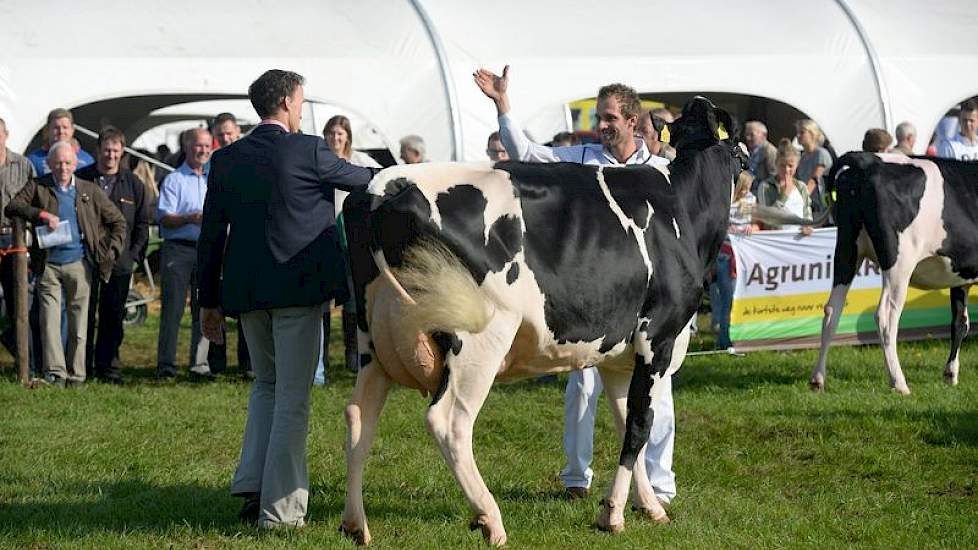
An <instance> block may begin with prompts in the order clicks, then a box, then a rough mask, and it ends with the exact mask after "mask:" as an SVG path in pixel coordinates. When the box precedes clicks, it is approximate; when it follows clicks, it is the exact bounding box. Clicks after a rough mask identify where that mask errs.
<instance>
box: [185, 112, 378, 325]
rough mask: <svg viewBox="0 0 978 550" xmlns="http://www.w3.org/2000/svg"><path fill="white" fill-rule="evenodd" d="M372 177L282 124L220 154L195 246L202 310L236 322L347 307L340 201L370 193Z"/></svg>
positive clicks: (255, 133) (366, 170) (213, 165)
mask: <svg viewBox="0 0 978 550" xmlns="http://www.w3.org/2000/svg"><path fill="white" fill-rule="evenodd" d="M374 172H375V170H373V169H370V168H360V167H357V166H353V165H352V164H349V163H347V162H346V161H344V160H342V159H340V158H339V157H337V156H336V155H335V154H333V152H332V151H331V150H330V149H329V147H328V146H327V145H326V142H325V141H323V139H322V138H320V137H316V136H307V135H304V134H290V133H288V132H286V131H285V130H284V129H283V128H281V127H280V126H278V125H274V124H265V125H260V126H258V127H256V128H255V129H254V130H252V132H251V134H249V135H248V136H246V137H244V138H242V139H241V140H239V141H237V142H235V143H233V144H231V145H229V146H227V147H224V148H222V149H220V150H218V151H215V152H214V155H213V156H212V157H211V167H210V174H209V176H208V178H207V196H206V198H205V199H204V215H203V222H202V224H201V229H200V239H199V240H198V241H197V266H198V270H199V271H198V273H199V274H200V277H199V279H198V280H199V283H198V288H199V295H198V299H199V301H200V305H201V307H208V308H214V307H217V306H221V307H222V308H223V310H224V312H225V313H226V314H228V315H237V314H240V313H245V312H248V311H255V310H262V309H273V308H283V307H296V306H310V305H315V304H321V303H324V302H326V301H328V300H330V299H335V300H337V301H338V302H342V301H345V300H347V299H348V296H349V290H348V288H347V284H346V274H345V262H344V259H343V254H342V251H341V249H340V245H339V234H338V232H337V229H336V212H335V205H334V202H333V191H334V189H336V188H339V189H342V190H345V191H355V190H357V189H360V190H363V189H365V188H366V186H367V184H368V183H369V182H370V180H371V178H372V177H373V174H374ZM222 275H223V277H222Z"/></svg>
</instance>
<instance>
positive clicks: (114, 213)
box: [0, 100, 978, 386]
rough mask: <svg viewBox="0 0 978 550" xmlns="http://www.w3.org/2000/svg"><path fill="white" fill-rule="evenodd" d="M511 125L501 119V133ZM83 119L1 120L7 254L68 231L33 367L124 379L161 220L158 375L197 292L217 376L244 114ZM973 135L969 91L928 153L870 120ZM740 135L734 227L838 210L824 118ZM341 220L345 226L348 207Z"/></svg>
mask: <svg viewBox="0 0 978 550" xmlns="http://www.w3.org/2000/svg"><path fill="white" fill-rule="evenodd" d="M672 121H673V114H672V112H671V111H669V110H668V109H665V108H657V109H651V110H648V109H643V110H642V111H641V112H640V114H639V115H638V122H637V124H636V125H635V128H634V133H635V138H636V139H637V140H641V142H642V143H644V148H643V151H647V153H645V154H647V155H648V156H649V159H650V162H651V164H667V163H668V162H669V161H671V160H673V159H674V158H675V155H676V151H675V150H674V149H673V148H672V147H671V146H670V145H669V144H668V140H667V139H666V138H664V137H663V132H664V131H665V129H666V128H667V127H668V124H669V123H671V122H672ZM506 122H507V120H506V119H505V117H503V119H502V126H501V127H502V128H503V130H506V128H505V125H506ZM74 129H75V127H74V119H73V116H72V113H71V111H69V110H66V109H60V108H59V109H54V110H52V111H51V112H50V113H49V115H48V118H47V123H46V125H45V128H44V131H43V133H42V140H41V145H40V147H38V148H36V149H34V150H32V151H30V152H29V153H28V154H27V155H25V156H21V155H18V154H17V153H15V152H13V151H10V150H9V149H7V147H6V141H7V137H8V131H7V128H6V124H5V123H4V121H3V120H2V119H0V252H9V251H10V250H11V249H12V246H13V242H12V238H11V235H12V218H11V217H12V216H19V217H22V218H24V219H25V220H28V221H29V223H31V224H34V225H37V226H38V229H37V233H39V234H43V235H47V234H50V235H48V237H49V240H50V238H54V239H58V238H61V236H63V239H62V240H63V241H64V242H61V241H58V240H55V241H52V242H54V243H56V244H53V245H48V244H45V243H43V242H41V241H40V240H39V239H36V238H35V239H34V240H33V245H32V248H31V250H30V262H31V275H30V285H29V288H30V290H29V298H30V300H29V305H30V308H29V309H30V315H29V320H28V323H29V325H30V327H31V331H30V332H31V338H30V342H31V345H30V350H29V353H30V364H31V368H32V370H33V372H34V373H35V375H37V376H42V377H43V378H44V379H45V380H47V381H48V382H49V383H52V384H55V385H59V386H65V385H77V384H81V383H83V382H84V381H85V380H86V379H88V378H92V377H94V378H97V379H99V380H101V381H104V382H107V383H113V384H121V383H122V382H123V380H122V376H121V370H120V367H121V365H120V363H119V349H120V346H121V344H122V341H123V338H124V336H125V328H124V323H123V319H124V316H125V312H126V300H127V298H128V295H129V288H130V286H131V284H132V277H133V272H134V269H135V268H136V267H137V266H138V265H140V263H141V262H142V261H143V258H144V256H145V254H146V250H147V244H148V242H149V240H150V238H149V234H150V232H149V227H150V225H152V224H158V225H159V234H160V237H161V238H162V244H161V245H160V262H159V265H160V280H161V287H162V288H161V295H160V296H161V317H160V329H159V338H158V342H157V364H156V374H157V376H158V377H159V379H161V380H170V379H173V377H175V376H176V374H177V365H178V360H177V337H178V334H179V330H180V322H181V319H182V318H183V315H184V312H185V310H186V309H187V302H188V298H189V305H190V315H191V327H192V328H191V338H190V348H189V350H188V354H187V360H188V365H189V366H188V371H189V373H190V375H191V377H192V378H198V379H211V378H213V377H214V376H215V375H216V374H219V373H222V372H225V371H226V370H227V368H228V361H227V348H226V345H225V344H223V343H222V344H221V345H215V344H213V343H210V342H209V341H208V340H207V339H206V338H204V337H203V336H202V335H201V332H200V319H199V312H198V308H197V303H196V297H195V295H194V294H195V293H194V292H191V290H192V289H193V288H195V286H196V277H197V272H196V269H197V267H196V254H195V247H196V241H197V237H198V236H199V233H200V220H201V214H202V209H203V202H204V197H205V196H206V193H207V175H208V166H209V164H208V162H209V160H210V155H211V153H212V151H214V150H216V149H218V148H221V147H227V146H229V145H231V144H232V143H234V142H235V141H237V140H238V139H240V137H241V136H242V129H241V126H240V124H239V122H238V120H237V118H236V117H235V116H234V115H233V114H231V113H221V114H219V115H217V116H216V117H214V119H213V120H211V121H210V123H209V124H208V127H207V128H193V129H190V130H188V131H186V132H184V133H183V134H182V135H181V140H180V141H181V143H180V145H181V146H180V149H179V150H178V151H176V152H171V151H170V150H169V148H168V147H167V146H166V145H165V144H164V145H161V146H160V147H159V148H158V149H157V151H156V153H155V154H151V153H150V152H148V151H138V152H137V153H139V154H128V153H127V152H126V151H127V150H128V151H130V152H131V151H132V150H131V149H129V148H128V147H127V139H126V136H125V135H124V134H123V132H121V131H120V130H118V129H116V128H114V127H111V126H107V127H105V128H103V129H102V131H101V132H100V134H99V136H98V139H97V141H96V151H95V156H94V157H93V156H92V155H90V154H89V153H87V152H86V151H85V150H84V149H82V148H81V147H80V145H79V143H78V141H77V140H76V139H75V137H74ZM976 132H978V103H976V102H975V101H974V100H969V101H966V102H964V103H962V104H961V106H960V109H959V110H958V112H957V116H955V117H953V118H950V119H946V120H944V121H942V122H941V125H940V126H939V128H938V130H937V131H935V134H934V138H933V139H932V140H931V142H930V144H929V145H928V147H927V150H926V151H917V150H915V147H916V146H917V145H918V142H917V141H918V140H917V129H916V127H915V126H914V125H913V124H912V123H910V122H901V123H900V124H899V125H897V126H896V128H894V129H893V133H892V134H891V133H890V132H889V131H887V130H886V129H883V128H871V129H869V130H867V131H866V133H865V135H864V137H863V142H862V149H863V150H864V151H869V152H877V153H884V152H889V153H898V154H903V155H913V154H915V153H921V152H926V153H928V154H931V155H934V156H940V157H945V158H954V159H958V160H964V161H975V160H978V136H976ZM322 133H323V138H324V139H325V140H326V143H327V144H328V145H329V148H330V149H331V150H332V151H333V152H334V153H335V154H336V156H338V157H340V158H342V159H345V160H347V161H348V162H350V163H352V164H355V165H359V166H370V167H379V164H378V163H377V162H376V161H375V160H374V159H373V158H372V157H371V156H370V155H368V154H366V153H364V152H361V151H357V150H355V149H354V148H353V143H354V137H353V130H352V127H351V124H350V120H349V119H348V118H347V117H345V116H342V115H337V116H334V117H332V118H330V119H329V121H327V123H326V125H325V126H324V127H323V130H322ZM517 133H518V132H509V134H508V135H511V136H515V135H516V134H517ZM517 137H522V134H521V133H520V134H519V136H517ZM791 138H793V139H791ZM513 139H515V138H513ZM743 141H744V144H745V145H746V147H747V150H748V153H749V157H748V159H749V160H748V170H747V171H746V172H745V177H743V178H741V180H739V181H738V183H737V186H736V191H735V195H734V200H733V203H732V205H731V211H730V231H729V232H730V234H740V235H749V234H751V233H753V232H755V231H763V230H778V229H780V230H791V231H797V232H798V233H799V235H800V238H803V237H804V236H805V235H808V234H810V233H811V228H810V226H807V225H780V226H779V225H776V224H763V223H758V222H757V221H755V220H752V219H751V217H750V211H751V208H752V206H753V205H754V204H760V205H764V206H768V207H774V208H779V209H782V210H784V211H785V212H787V213H790V214H793V215H795V216H797V217H803V218H809V219H811V218H813V217H817V216H818V215H819V213H820V212H822V211H824V210H825V209H826V208H828V200H827V197H826V188H825V177H826V176H827V175H828V173H829V172H830V171H831V168H832V163H833V160H834V155H835V153H834V151H832V150H831V149H830V148H829V147H827V144H826V143H825V137H824V135H823V133H822V130H821V128H819V126H818V124H816V123H815V122H814V121H812V120H809V119H801V120H798V121H797V122H796V123H795V135H794V136H789V137H785V138H784V139H781V140H780V142H779V143H778V144H777V146H775V144H773V143H772V142H771V139H770V137H769V135H768V128H767V126H766V125H765V124H764V122H763V121H760V120H750V121H747V122H746V124H745V125H744V132H743ZM580 143H581V141H580V138H579V136H578V135H577V134H575V133H573V132H561V133H558V134H556V135H554V136H553V138H552V139H551V141H550V142H548V143H547V145H548V146H550V147H553V148H557V149H553V150H556V151H561V150H567V149H560V148H567V147H573V146H577V145H579V144H580ZM514 145H516V146H517V147H519V146H520V145H523V143H522V142H517V143H515V144H514ZM399 146H400V158H401V160H402V161H403V162H404V163H406V164H413V163H419V162H427V161H428V157H427V149H426V146H425V142H424V140H423V139H422V138H421V137H420V136H417V135H408V136H405V137H403V138H402V139H401V140H400V142H399ZM524 147H527V146H526V145H524ZM528 151H529V152H527V153H526V154H524V155H523V156H527V155H529V156H530V157H532V156H533V155H532V153H533V150H528ZM549 151H551V149H548V152H549ZM486 156H487V157H488V158H489V159H490V160H491V161H504V160H509V159H510V158H511V154H510V153H509V152H508V151H507V147H506V145H505V144H504V141H503V138H502V137H501V135H500V132H498V131H497V132H493V133H492V134H490V135H489V136H488V139H487V142H486ZM153 159H158V160H160V161H162V162H164V163H166V164H168V165H169V166H172V167H173V168H172V171H168V170H165V169H162V168H161V167H160V166H161V165H159V164H157V163H153V162H152V160H153ZM530 160H533V159H530ZM576 160H577V161H580V159H576ZM584 160H585V161H586V159H584ZM344 198H345V193H343V192H337V196H336V197H335V199H336V204H337V211H338V212H339V211H340V207H341V205H342V203H343V199H344ZM338 221H339V223H340V224H342V217H341V216H340V219H339V220H338ZM41 246H44V248H41ZM5 256H6V254H4V255H3V256H0V259H2V261H0V285H2V288H3V296H4V301H3V305H4V308H5V311H6V312H7V315H6V318H7V325H6V328H5V330H4V331H3V333H2V334H0V341H2V342H3V343H4V345H6V346H7V348H8V349H10V350H11V352H14V347H15V346H14V341H15V338H14V334H15V331H16V323H17V319H16V318H15V316H13V315H12V314H11V312H13V310H14V308H13V306H14V302H13V297H14V276H13V269H12V265H13V262H12V261H10V258H8V257H5ZM735 265H736V262H735V259H734V257H733V249H732V248H731V247H730V245H729V243H727V244H726V245H725V246H724V247H723V249H722V250H721V252H720V255H719V256H718V258H717V262H716V268H715V270H714V273H715V276H714V279H713V282H712V284H711V293H710V294H711V297H712V298H713V300H712V302H711V303H712V304H713V308H714V309H713V314H714V315H713V317H714V321H713V324H714V328H715V329H716V330H717V334H718V337H717V345H718V347H721V348H726V347H729V346H730V345H731V342H730V339H729V310H730V300H731V299H732V289H733V281H734V278H735ZM338 305H341V306H342V311H343V313H342V315H341V319H342V324H341V325H342V329H343V341H344V347H345V353H344V358H345V361H344V363H345V366H346V368H349V369H351V370H356V368H357V367H356V366H357V351H356V322H355V318H356V317H355V309H354V308H355V305H354V303H353V301H352V300H351V301H350V302H349V303H347V304H338ZM323 323H324V328H325V330H324V335H325V336H324V339H325V340H324V342H323V346H322V350H323V351H322V354H321V356H320V360H319V368H318V371H317V374H316V383H319V384H323V383H326V368H325V367H326V364H327V359H326V358H327V351H328V348H327V346H328V334H329V328H330V316H329V314H328V312H326V313H325V314H324V316H323ZM237 338H238V346H237V349H238V357H237V364H238V368H239V372H238V374H240V375H243V376H247V375H248V374H249V372H250V359H249V357H248V346H247V344H246V342H245V340H244V338H243V336H242V335H241V333H240V329H239V331H238V335H237Z"/></svg>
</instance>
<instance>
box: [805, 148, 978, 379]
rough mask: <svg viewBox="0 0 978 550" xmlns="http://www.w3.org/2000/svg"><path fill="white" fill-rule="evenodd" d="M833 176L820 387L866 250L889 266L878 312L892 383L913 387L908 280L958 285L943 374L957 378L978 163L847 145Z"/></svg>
mask: <svg viewBox="0 0 978 550" xmlns="http://www.w3.org/2000/svg"><path fill="white" fill-rule="evenodd" d="M833 180H834V182H835V183H834V185H835V188H836V190H837V197H836V204H835V209H834V213H835V219H836V223H837V224H838V226H839V228H838V240H837V241H836V244H835V267H834V272H833V276H832V293H831V294H830V295H829V300H828V303H827V304H826V305H825V317H824V319H823V321H822V348H821V351H820V352H819V356H818V363H817V364H816V365H815V369H814V370H813V371H812V378H811V382H810V385H811V387H812V389H813V390H816V391H820V390H822V389H824V388H825V365H826V361H827V358H828V351H829V345H830V344H831V342H832V336H833V335H834V334H835V330H836V328H837V326H838V324H839V317H840V316H841V315H842V307H843V305H844V304H845V299H846V293H847V292H848V291H849V287H850V285H851V284H852V281H853V278H854V277H855V273H856V269H857V267H858V266H859V264H860V262H862V260H863V258H867V257H868V258H870V259H872V260H873V261H875V262H876V263H877V265H879V267H880V268H881V270H882V275H883V290H882V293H881V295H880V303H879V307H878V309H877V310H876V321H877V323H878V325H879V335H880V342H881V344H882V346H883V356H884V360H885V362H886V368H887V370H888V371H889V374H890V385H891V386H892V387H893V389H894V390H895V391H897V392H899V393H902V394H909V393H910V388H909V387H908V386H907V381H906V379H905V378H904V377H903V371H902V370H901V369H900V360H899V358H898V357H897V352H896V344H897V328H898V324H899V321H900V313H901V312H902V311H903V305H904V302H905V301H906V297H907V287H908V286H913V287H915V288H921V289H943V288H950V289H951V317H952V318H951V353H950V355H949V356H948V360H947V365H946V366H945V368H944V379H945V381H946V382H948V383H949V384H952V385H953V384H957V382H958V350H959V349H960V347H961V341H962V340H964V337H965V335H966V334H967V333H968V325H969V322H968V308H967V294H968V292H967V290H968V286H969V285H970V284H972V283H974V282H975V281H976V280H978V163H974V162H961V161H957V160H947V159H936V158H911V157H906V156H903V155H897V154H886V153H882V154H875V153H848V154H846V155H844V156H843V157H842V158H840V159H839V161H838V162H837V163H836V165H835V166H834V167H833V168H832V173H831V174H830V176H829V181H830V182H832V181H833Z"/></svg>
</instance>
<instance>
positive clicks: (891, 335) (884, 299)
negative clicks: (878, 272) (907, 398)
mask: <svg viewBox="0 0 978 550" xmlns="http://www.w3.org/2000/svg"><path fill="white" fill-rule="evenodd" d="M912 272H913V266H904V265H901V264H900V263H897V264H896V265H894V266H893V267H892V268H891V269H889V270H887V271H884V272H883V291H882V292H881V293H880V304H879V308H878V309H877V310H876V322H877V323H878V324H879V334H880V343H881V344H882V345H883V359H884V361H885V362H886V368H887V370H888V371H889V373H890V387H892V388H893V390H894V391H896V392H897V393H902V394H904V395H908V394H909V393H910V387H909V386H907V380H906V378H904V376H903V370H902V369H901V368H900V358H899V356H897V333H898V329H899V325H900V314H901V313H903V305H904V303H905V302H906V300H907V287H908V286H909V285H910V274H911V273H912Z"/></svg>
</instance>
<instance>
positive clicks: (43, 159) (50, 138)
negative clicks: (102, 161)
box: [27, 108, 95, 176]
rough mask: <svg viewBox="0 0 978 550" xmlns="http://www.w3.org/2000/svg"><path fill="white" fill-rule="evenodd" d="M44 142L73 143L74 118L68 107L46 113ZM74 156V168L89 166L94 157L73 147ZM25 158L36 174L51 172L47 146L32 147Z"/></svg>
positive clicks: (92, 162) (93, 161) (41, 174)
mask: <svg viewBox="0 0 978 550" xmlns="http://www.w3.org/2000/svg"><path fill="white" fill-rule="evenodd" d="M45 132H46V133H45V143H57V142H59V141H67V142H69V143H72V144H74V143H75V141H74V137H75V118H74V117H73V116H72V114H71V111H69V110H68V109H60V108H59V109H54V110H52V111H51V112H50V113H48V124H47V126H46V127H45ZM75 156H76V158H77V159H78V162H77V168H76V170H81V169H82V168H85V167H86V166H91V165H92V164H95V159H94V158H92V155H89V154H88V153H86V152H85V150H84V149H81V148H77V149H75ZM27 160H29V161H30V162H31V164H32V165H34V171H35V172H37V175H38V176H43V175H46V174H50V173H51V168H49V167H48V162H47V160H48V146H47V145H45V146H43V147H41V148H39V149H34V150H33V151H31V152H30V153H29V154H28V155H27Z"/></svg>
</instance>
